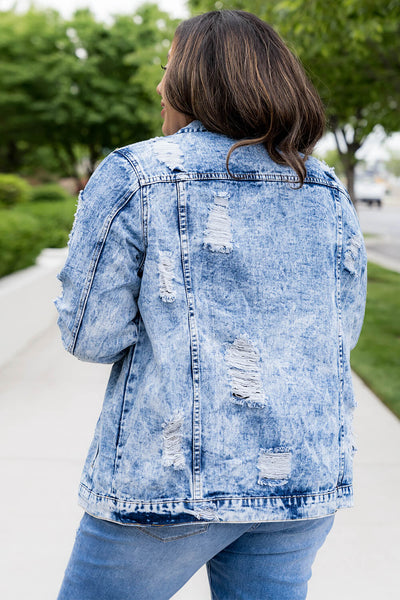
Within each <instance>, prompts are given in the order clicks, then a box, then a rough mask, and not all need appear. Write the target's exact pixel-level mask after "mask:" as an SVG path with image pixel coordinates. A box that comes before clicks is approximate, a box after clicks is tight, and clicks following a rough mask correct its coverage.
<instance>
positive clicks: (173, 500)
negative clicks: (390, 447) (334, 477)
mask: <svg viewBox="0 0 400 600" xmlns="http://www.w3.org/2000/svg"><path fill="white" fill-rule="evenodd" d="M80 486H81V487H83V488H85V490H87V491H88V493H89V494H90V495H91V496H96V497H97V498H104V499H105V500H111V501H112V502H116V503H121V504H141V505H150V504H162V503H178V502H185V503H197V502H200V503H202V504H204V503H205V502H211V503H212V502H214V503H215V502H218V501H219V500H282V499H291V498H294V499H296V498H311V497H321V496H327V495H332V494H334V493H335V492H337V491H338V490H345V489H351V488H352V487H353V484H345V485H341V484H340V485H337V486H335V487H334V488H332V489H330V490H327V491H325V492H315V493H305V494H291V495H288V496H276V495H274V496H218V497H215V498H154V499H152V500H142V499H140V498H138V499H132V500H124V499H122V498H117V497H116V496H109V495H107V494H98V493H97V492H94V491H93V490H91V489H89V488H88V487H87V485H85V484H84V483H83V482H81V483H80Z"/></svg>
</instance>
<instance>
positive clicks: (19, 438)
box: [0, 0, 400, 600]
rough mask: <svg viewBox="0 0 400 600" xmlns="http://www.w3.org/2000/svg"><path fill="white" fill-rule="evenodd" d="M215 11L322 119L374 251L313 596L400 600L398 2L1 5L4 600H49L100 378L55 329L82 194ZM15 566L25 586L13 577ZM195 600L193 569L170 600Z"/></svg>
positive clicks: (149, 115) (135, 132)
mask: <svg viewBox="0 0 400 600" xmlns="http://www.w3.org/2000/svg"><path fill="white" fill-rule="evenodd" d="M221 8H238V9H244V10H248V11H250V12H254V13H255V14H257V15H259V16H260V17H261V18H263V19H265V20H266V21H268V22H269V23H270V24H272V25H273V26H274V27H275V29H276V30H277V31H278V32H279V33H280V35H281V36H282V37H283V39H284V40H285V41H286V42H287V43H288V45H289V46H290V48H291V49H292V50H293V51H294V53H295V54H296V55H297V56H299V58H300V59H301V61H302V62H303V64H304V66H305V68H306V71H307V73H308V74H309V77H310V78H311V80H312V81H313V83H314V85H315V87H316V88H317V90H318V92H319V94H320V95H321V97H322V99H323V102H324V104H325V106H326V112H327V129H326V134H325V136H324V137H323V139H322V140H321V141H320V142H319V144H318V146H317V147H316V150H315V155H316V156H317V157H318V158H321V159H323V160H325V161H326V162H327V163H328V164H329V165H330V166H333V167H335V170H336V173H337V175H338V176H339V177H340V178H341V179H342V180H343V182H344V183H345V185H346V186H347V188H348V190H349V192H350V195H351V198H352V200H353V202H354V204H355V206H356V209H357V212H358V215H359V219H360V223H361V226H362V229H363V233H364V236H365V240H366V244H367V250H368V257H369V277H368V298H367V310H366V316H365V322H364V328H363V331H362V334H361V338H360V341H359V344H358V346H357V347H356V349H355V350H354V351H353V353H352V367H353V370H354V372H355V373H356V374H357V375H355V387H356V395H357V398H358V404H359V409H358V411H359V417H356V418H358V419H359V420H358V421H356V425H357V427H358V429H357V427H356V435H357V434H358V435H359V452H358V455H356V458H355V467H356V475H357V476H356V477H355V479H356V508H355V509H352V510H351V511H345V512H346V516H342V515H338V516H337V522H338V525H337V528H336V532H335V530H334V533H332V534H331V536H333V537H332V540H333V541H331V542H329V539H328V542H327V546H326V548H327V549H326V550H325V547H324V549H323V550H322V551H321V556H322V558H317V562H316V575H315V578H313V580H312V583H311V587H310V598H311V599H312V600H313V599H315V600H316V599H317V598H321V597H322V594H324V597H325V599H328V600H329V598H330V595H329V594H330V592H332V598H333V597H334V595H333V594H334V593H335V594H337V588H336V586H335V583H336V582H337V577H339V573H340V577H341V581H342V583H343V588H342V589H341V598H342V599H343V600H346V599H348V600H350V599H353V598H363V599H368V598H376V597H378V594H382V595H383V596H384V597H385V598H386V599H389V600H390V599H392V598H393V599H394V598H395V594H396V598H397V597H398V595H397V594H398V590H397V587H396V586H397V584H396V582H395V573H396V566H395V564H396V560H398V559H396V553H395V544H394V539H395V532H396V531H397V535H398V533H399V527H400V525H399V520H398V517H397V514H396V511H395V510H394V509H393V508H391V506H392V505H393V499H394V498H397V497H398V494H399V493H400V481H399V466H400V453H399V450H400V436H399V433H400V426H399V417H400V316H399V314H400V311H399V308H400V0H386V2H381V1H380V0H282V1H279V0H270V1H268V0H236V1H235V0H232V1H222V0H218V1H217V2H214V1H212V0H189V1H188V2H184V1H183V0H170V1H169V0H159V1H158V3H145V4H143V3H140V2H139V1H135V0H132V1H128V0H113V2H106V0H40V1H39V0H37V2H35V3H33V4H32V3H30V2H25V1H18V0H16V1H9V0H0V323H1V336H0V394H1V397H0V468H1V472H0V476H1V480H2V482H3V483H2V485H3V486H4V489H3V494H2V496H1V500H0V502H1V503H2V504H1V509H2V516H3V517H4V516H5V518H3V519H2V520H1V521H0V539H2V540H4V545H3V548H2V553H1V558H2V561H1V562H2V564H3V566H5V572H4V575H2V576H1V577H0V594H1V597H2V598H5V599H7V600H14V599H15V600H20V599H21V600H22V598H25V597H27V595H28V593H29V597H30V598H32V600H35V599H38V600H39V599H40V600H47V599H49V600H50V599H52V598H54V599H55V598H56V593H57V590H58V586H59V584H60V583H61V577H62V572H63V569H64V568H65V566H66V561H67V558H68V556H69V552H70V550H71V547H72V543H73V537H74V534H75V528H76V526H77V523H78V521H79V518H80V516H81V511H80V509H78V508H77V507H76V490H77V486H78V480H79V475H80V470H81V468H82V466H83V460H84V458H85V455H86V451H87V448H88V445H89V443H90V440H91V434H92V433H93V430H94V426H95V423H96V420H97V415H98V412H99V411H100V409H101V403H102V398H103V393H104V387H105V383H106V380H107V376H108V371H109V369H108V367H104V366H101V365H82V364H80V363H78V361H76V359H74V358H72V357H70V356H69V355H67V354H66V353H65V352H64V351H63V349H62V347H61V341H60V340H59V335H58V331H57V328H56V325H55V322H56V311H55V308H54V307H53V305H52V299H54V298H55V297H56V295H58V292H59V290H58V282H57V280H56V273H57V272H58V271H59V270H60V268H61V266H62V264H63V262H64V260H65V257H66V244H67V241H68V235H69V231H70V229H71V226H72V222H73V218H74V213H75V210H76V202H77V194H78V192H79V190H80V189H82V188H83V187H84V185H85V183H86V182H87V180H88V178H89V177H90V175H91V174H92V172H93V171H94V169H95V168H96V166H97V164H98V163H99V161H100V160H101V159H102V158H104V157H105V156H106V155H107V154H108V153H109V152H111V151H112V150H113V149H114V148H116V147H119V146H124V145H126V144H129V143H133V142H137V141H140V140H143V139H146V138H149V137H153V136H156V135H162V134H161V117H160V98H159V96H158V95H157V94H156V91H155V88H156V85H157V83H158V82H159V80H160V79H161V76H162V70H161V68H160V67H161V65H164V64H165V63H166V62H167V52H168V49H169V47H170V44H171V41H172V38H173V33H174V30H175V28H176V26H177V24H178V23H179V21H180V20H181V19H182V18H186V17H188V16H190V15H194V14H198V13H201V12H205V11H207V10H214V9H221ZM75 363H76V364H75ZM356 412H357V411H356ZM357 481H358V482H359V483H358V485H359V488H358V490H359V496H358V498H357ZM396 528H397V529H396ZM335 536H336V537H335ZM329 544H330V545H329ZM324 553H325V554H324ZM318 561H320V562H319V563H318ZM21 563H23V565H22V564H21ZM21 569H22V570H25V571H26V573H27V578H25V579H21V578H19V577H18V574H19V573H21ZM318 569H319V570H318ZM327 581H330V582H331V586H328V585H327ZM352 586H355V587H354V588H353V587H352ZM328 588H329V589H328ZM207 594H208V592H207V586H206V581H205V573H204V571H203V570H202V571H201V572H200V573H199V574H197V575H196V576H195V578H194V579H193V580H192V581H191V582H189V584H188V587H186V586H185V589H184V590H182V591H181V592H179V594H177V595H176V598H177V599H178V598H179V599H181V600H184V599H185V598H188V599H189V598H191V599H197V598H199V599H200V598H208V597H209V596H208V595H207ZM346 594H347V595H346ZM174 598H175V597H174ZM335 598H336V595H335Z"/></svg>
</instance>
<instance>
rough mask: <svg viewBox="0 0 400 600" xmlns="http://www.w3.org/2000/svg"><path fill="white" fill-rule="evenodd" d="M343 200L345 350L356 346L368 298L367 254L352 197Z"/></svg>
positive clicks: (341, 267) (342, 278) (341, 281)
mask: <svg viewBox="0 0 400 600" xmlns="http://www.w3.org/2000/svg"><path fill="white" fill-rule="evenodd" d="M341 195H342V197H343V199H342V226H343V238H342V252H341V261H340V295H341V309H342V324H343V336H344V340H345V343H346V344H345V346H346V348H347V350H348V351H350V350H352V349H353V348H354V347H355V345H356V344H357V341H358V338H359V336H360V333H361V328H362V324H363V320H364V312H365V302H366V295H367V254H366V250H365V244H364V239H363V236H362V233H361V229H360V224H359V221H358V217H357V213H356V211H355V208H354V206H353V203H352V202H351V200H350V198H349V196H348V195H347V194H346V195H345V196H344V194H341Z"/></svg>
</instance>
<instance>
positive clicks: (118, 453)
mask: <svg viewBox="0 0 400 600" xmlns="http://www.w3.org/2000/svg"><path fill="white" fill-rule="evenodd" d="M139 339H140V321H139V326H138V340H139ZM136 348H137V343H136V344H135V345H134V346H133V348H132V349H131V357H130V360H129V365H128V368H127V370H126V377H125V381H124V392H123V398H122V406H121V414H120V418H119V422H118V431H117V440H116V441H117V443H116V447H115V457H114V467H113V472H112V476H111V490H112V492H113V493H115V491H116V478H117V473H118V464H119V461H120V460H121V457H122V444H120V442H121V438H122V430H123V427H124V417H125V406H126V388H127V386H128V381H129V377H130V374H131V369H132V365H133V362H134V358H135V355H136Z"/></svg>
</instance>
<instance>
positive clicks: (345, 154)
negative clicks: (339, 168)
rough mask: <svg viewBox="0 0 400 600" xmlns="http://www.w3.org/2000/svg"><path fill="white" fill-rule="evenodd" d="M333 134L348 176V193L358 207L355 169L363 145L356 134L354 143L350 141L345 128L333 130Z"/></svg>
mask: <svg viewBox="0 0 400 600" xmlns="http://www.w3.org/2000/svg"><path fill="white" fill-rule="evenodd" d="M333 134H334V136H335V140H336V147H337V150H338V154H339V158H340V161H341V163H342V165H343V167H344V172H345V174H346V184H347V191H348V192H349V196H350V198H351V201H352V202H353V204H354V206H356V205H357V198H356V195H355V191H354V184H355V167H356V164H357V162H358V161H357V158H356V152H357V150H359V148H361V143H362V142H359V141H358V140H357V139H356V135H355V134H356V132H354V137H353V140H352V141H349V139H348V137H347V135H346V131H345V129H344V128H341V129H340V128H338V129H334V130H333Z"/></svg>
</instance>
